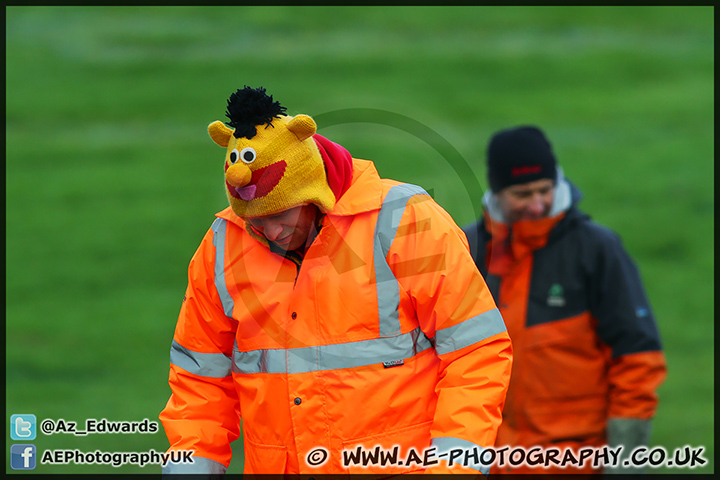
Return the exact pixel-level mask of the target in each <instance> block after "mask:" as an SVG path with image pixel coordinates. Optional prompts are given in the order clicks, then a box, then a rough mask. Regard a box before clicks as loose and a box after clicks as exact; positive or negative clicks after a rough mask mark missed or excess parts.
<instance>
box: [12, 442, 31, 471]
mask: <svg viewBox="0 0 720 480" xmlns="http://www.w3.org/2000/svg"><path fill="white" fill-rule="evenodd" d="M36 456H37V455H36V450H35V445H33V444H31V443H27V444H26V443H19V444H16V445H11V446H10V466H11V467H12V469H13V470H34V469H35V466H36V465H37V460H36Z"/></svg>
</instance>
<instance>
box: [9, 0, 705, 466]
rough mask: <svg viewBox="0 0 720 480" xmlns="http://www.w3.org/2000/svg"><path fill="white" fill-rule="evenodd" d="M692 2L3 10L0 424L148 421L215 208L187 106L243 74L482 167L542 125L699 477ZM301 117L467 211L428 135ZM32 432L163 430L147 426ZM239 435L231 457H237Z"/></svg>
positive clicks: (454, 210) (222, 95)
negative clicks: (631, 297)
mask: <svg viewBox="0 0 720 480" xmlns="http://www.w3.org/2000/svg"><path fill="white" fill-rule="evenodd" d="M713 16H714V10H713V7H362V8H361V7H280V6H273V7H19V6H17V7H7V8H6V42H7V44H6V201H7V204H6V387H7V390H6V392H7V393H6V430H7V434H6V441H7V444H9V443H10V434H9V418H10V415H11V414H14V413H32V414H35V415H36V416H37V418H38V421H40V420H42V419H45V418H54V419H58V418H63V419H66V420H71V421H77V422H79V423H80V426H82V425H84V421H85V419H86V418H107V419H108V420H114V421H119V420H128V421H130V420H133V421H140V420H142V419H144V418H149V419H151V420H157V415H158V413H159V412H160V410H162V408H163V407H164V405H165V402H166V401H167V398H168V396H169V394H170V390H169V387H168V386H167V375H168V360H169V347H170V342H171V339H172V334H173V330H174V326H175V321H176V318H177V314H178V311H179V306H180V302H181V300H182V296H183V293H184V289H185V285H186V278H187V277H186V269H187V264H188V262H189V260H190V257H191V256H192V254H193V252H194V251H195V249H196V248H197V246H198V244H199V242H200V239H201V237H202V235H203V234H204V233H205V231H206V230H207V228H209V226H210V224H211V222H212V220H213V215H214V213H215V212H216V211H219V210H221V209H222V208H224V207H225V206H226V199H225V197H224V193H223V189H222V167H221V163H222V155H223V152H222V150H221V149H219V147H217V146H216V145H215V144H214V143H212V141H211V140H210V138H209V137H208V135H207V130H206V127H207V125H208V124H209V123H210V122H212V121H214V120H225V117H224V111H225V110H224V109H225V102H226V99H227V97H228V96H229V95H230V93H232V92H233V91H235V89H237V88H242V86H243V85H245V84H247V85H250V86H253V87H255V86H264V87H266V88H267V89H268V92H269V93H271V94H272V95H273V96H274V97H275V99H277V100H279V101H280V102H281V103H282V104H283V105H285V106H286V107H287V108H288V113H289V114H293V115H294V114H297V113H308V114H311V115H316V116H321V115H323V114H326V113H328V112H336V111H338V110H343V109H353V108H369V109H377V110H384V111H387V112H392V113H395V114H400V115H404V116H406V117H409V118H410V119H413V121H415V122H419V123H420V124H423V125H425V126H427V127H428V128H430V129H432V130H434V131H435V132H436V133H437V134H439V135H440V136H441V137H442V138H444V139H445V140H446V141H447V142H449V144H450V145H452V147H453V148H454V149H456V150H457V152H459V154H460V155H461V157H462V159H463V161H464V162H465V163H466V165H469V167H470V169H471V170H472V172H473V173H474V175H475V178H473V179H472V182H475V183H477V184H478V185H480V186H481V187H482V188H484V187H485V186H486V185H487V183H486V181H485V177H484V175H485V170H484V166H483V160H484V152H485V146H486V142H487V139H488V137H489V136H490V135H491V134H492V133H493V132H494V131H495V130H498V129H500V128H504V127H507V126H511V125H516V124H520V123H525V124H527V123H534V124H537V125H540V126H541V127H542V128H544V129H545V130H546V132H547V134H548V136H549V138H550V139H551V141H552V142H553V144H554V148H555V151H556V154H557V156H558V158H559V159H560V162H561V164H562V165H563V167H564V170H565V173H566V175H568V176H569V177H570V178H571V179H573V180H574V181H575V182H576V183H577V184H578V185H579V186H580V188H581V189H582V190H583V191H584V192H585V195H586V197H585V200H584V201H583V202H582V204H581V206H582V207H583V208H584V209H585V210H586V211H587V212H589V213H590V214H591V215H592V216H593V217H594V218H595V219H596V220H597V221H599V222H601V223H604V224H606V225H608V226H610V227H612V228H613V229H615V230H616V231H617V232H618V233H620V234H621V236H622V237H623V239H624V243H625V245H626V247H627V249H628V250H629V251H630V253H631V254H632V255H633V256H634V258H635V260H636V261H637V263H638V265H639V267H640V269H641V273H642V276H643V278H644V280H645V282H646V287H647V291H648V295H649V297H650V300H651V302H652V305H653V308H654V310H655V313H656V316H657V319H658V322H659V327H660V330H661V333H662V336H663V341H664V346H665V350H666V356H667V360H668V364H669V376H668V379H667V382H666V383H665V384H664V385H663V386H662V387H661V389H660V392H659V393H660V404H659V408H658V412H657V415H656V419H655V422H654V430H653V435H652V443H653V445H659V446H663V447H664V448H665V449H666V450H667V451H668V452H672V450H673V449H674V448H679V447H682V446H685V445H691V446H695V447H697V446H704V447H705V448H706V450H705V452H704V453H703V456H704V457H705V458H706V459H707V460H708V463H707V464H706V465H705V466H704V467H702V468H696V469H693V470H682V472H685V473H713V472H714V461H713V458H714V438H713V431H714V350H713V337H714V327H713V318H714V311H713V308H714V307H713V304H714V302H713V291H714V256H713V251H714V248H713V247H714V187H713V174H714V170H713V149H714V142H713V132H714V116H713V100H714V93H713V88H714V74H713V67H714V57H713V55H714V46H713V42H714V40H713V39H714V24H713ZM320 118H322V117H320ZM378 120H382V119H381V118H380V117H378ZM319 128H320V130H319V133H321V134H323V135H325V136H327V137H329V138H331V139H333V140H335V141H337V142H339V143H341V144H343V145H344V146H345V147H347V148H348V149H349V150H350V151H351V152H352V153H353V154H354V156H356V157H360V158H367V159H372V160H374V161H375V162H376V165H377V167H378V170H379V171H380V173H381V174H382V175H383V176H386V177H390V178H395V179H398V180H402V181H407V182H411V183H416V184H419V185H422V186H423V187H425V188H426V189H427V190H429V191H432V193H433V196H434V197H435V198H436V200H438V202H439V203H440V204H441V205H443V206H444V207H445V208H446V209H447V210H448V211H449V212H450V213H451V214H452V215H453V217H454V218H455V220H456V221H457V223H458V224H460V225H464V224H467V223H469V222H471V221H472V220H474V218H475V217H476V216H477V214H478V213H479V212H478V211H477V209H476V208H475V206H476V205H478V203H477V199H478V198H479V197H480V196H481V194H482V191H469V190H468V188H467V187H466V186H467V185H468V180H469V179H468V178H463V174H462V173H461V172H459V171H458V170H457V169H456V168H454V166H453V165H452V164H451V163H450V162H449V161H448V159H447V158H446V156H444V155H443V154H442V153H439V152H438V151H436V150H435V149H433V148H432V146H431V145H429V144H428V142H427V140H426V139H424V138H420V137H419V136H417V135H413V134H412V133H407V132H405V131H402V130H401V129H399V128H394V127H392V126H388V125H386V124H383V123H382V121H378V122H372V121H370V122H367V121H366V122H355V121H353V122H350V121H348V122H345V123H341V124H336V125H332V126H327V127H325V128H323V125H322V124H321V125H319ZM472 182H470V183H472ZM482 188H481V189H480V190H482ZM35 443H36V445H37V447H38V450H39V451H43V450H47V449H60V448H62V449H73V448H78V449H81V450H86V451H94V450H95V449H100V450H102V451H144V450H148V449H155V450H157V451H163V450H164V449H165V448H167V446H168V443H167V439H166V437H165V435H164V432H163V431H162V428H161V429H160V431H159V432H158V433H155V434H142V435H141V434H133V435H95V436H90V437H73V436H71V435H54V436H43V435H40V436H39V438H38V439H37V440H36V441H35ZM234 447H235V451H236V458H235V460H234V462H233V464H231V467H230V470H229V472H230V473H237V472H241V471H242V452H241V450H242V449H241V446H240V445H239V443H238V442H236V444H235V445H234ZM8 451H9V449H8ZM8 451H6V472H13V471H12V470H10V466H9V453H8ZM157 471H159V467H156V466H148V467H145V468H143V469H140V468H138V467H133V466H125V467H120V468H115V467H112V466H99V465H96V466H87V465H67V466H57V465H39V466H38V468H37V469H36V472H37V473H95V472H107V473H114V472H117V473H134V472H139V473H153V472H157ZM657 471H659V472H662V473H669V472H676V473H677V472H680V471H681V470H676V469H669V468H661V469H659V470H657Z"/></svg>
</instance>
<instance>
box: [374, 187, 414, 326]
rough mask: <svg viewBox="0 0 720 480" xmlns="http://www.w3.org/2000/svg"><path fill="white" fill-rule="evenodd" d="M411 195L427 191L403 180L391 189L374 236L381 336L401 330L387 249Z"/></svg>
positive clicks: (397, 287) (397, 295)
mask: <svg viewBox="0 0 720 480" xmlns="http://www.w3.org/2000/svg"><path fill="white" fill-rule="evenodd" d="M414 195H428V193H427V192H426V191H425V190H423V189H422V188H421V187H418V186H417V185H411V184H408V183H404V184H401V185H396V186H394V187H392V188H391V189H390V191H389V192H388V193H387V195H386V196H385V199H384V200H383V204H382V207H381V208H380V213H379V214H378V218H377V223H376V224H375V236H374V238H373V261H374V266H375V279H376V281H377V284H376V287H377V299H378V314H379V319H380V325H379V329H380V337H389V336H392V335H397V334H399V333H400V317H399V309H400V284H399V283H398V281H397V279H396V278H395V275H394V274H393V272H392V270H390V266H389V265H388V263H387V259H386V258H385V257H386V256H387V253H388V251H389V250H390V246H391V245H392V243H393V240H395V234H396V233H397V229H398V226H399V225H400V220H401V219H402V216H403V213H405V207H406V206H407V202H408V200H409V199H410V198H411V197H412V196H414Z"/></svg>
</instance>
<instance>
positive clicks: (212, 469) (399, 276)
mask: <svg viewBox="0 0 720 480" xmlns="http://www.w3.org/2000/svg"><path fill="white" fill-rule="evenodd" d="M217 217H218V218H217V219H216V220H215V222H214V223H213V225H212V227H211V229H210V230H209V231H208V232H207V234H206V235H205V237H204V239H203V241H202V243H201V245H200V247H199V249H198V250H197V252H196V253H195V255H194V257H193V259H192V261H191V263H190V267H189V285H188V288H187V292H186V296H185V300H184V302H183V305H182V308H181V311H180V315H179V320H178V324H177V328H176V331H175V335H174V341H173V344H172V349H171V359H170V360H171V366H170V380H169V383H170V386H171V389H172V396H171V398H170V400H169V401H168V403H167V406H166V407H165V409H164V410H163V412H162V413H161V414H160V419H161V420H162V423H163V426H164V428H165V431H166V433H167V436H168V439H169V441H170V444H171V450H194V452H195V453H194V455H193V458H194V460H195V461H194V463H193V464H191V465H188V464H169V465H168V466H167V467H166V468H164V472H166V473H193V472H205V473H222V472H224V471H225V470H226V468H227V466H228V465H229V463H230V459H231V455H232V452H231V448H230V443H231V442H232V441H234V440H235V439H236V438H238V437H239V435H240V423H241V419H242V427H243V428H242V432H243V437H244V453H245V466H244V472H245V473H303V474H324V473H331V474H337V473H380V474H395V473H403V472H409V471H420V470H426V471H437V472H443V471H449V470H450V466H449V462H447V455H445V457H443V456H442V455H443V452H448V451H449V450H450V449H453V448H463V449H465V451H467V452H470V454H469V455H466V458H467V459H468V461H467V462H465V463H464V464H461V462H462V459H461V458H459V457H458V458H457V460H456V465H458V464H461V465H462V466H461V467H460V469H461V470H462V471H465V472H466V473H467V472H474V473H477V471H476V470H479V471H482V472H484V473H487V470H486V469H485V467H482V466H481V465H480V463H478V462H477V461H475V460H477V456H478V453H479V452H482V451H483V449H485V448H488V447H491V446H492V445H493V444H494V442H495V436H496V432H497V429H498V426H499V424H500V421H501V410H502V406H503V403H504V399H505V393H506V389H507V385H508V382H509V376H510V369H511V363H512V353H511V345H510V339H509V337H508V334H507V331H506V329H505V325H504V322H503V319H502V317H501V315H500V313H499V311H498V309H497V308H496V306H495V303H494V301H493V299H492V296H491V294H490V292H489V290H488V288H487V286H486V285H485V282H484V280H483V278H482V276H481V275H480V273H479V272H478V271H477V269H476V268H475V265H474V263H473V260H472V258H471V256H470V253H469V249H468V246H467V240H466V239H465V236H464V235H463V233H462V231H461V230H460V229H459V227H457V226H456V225H455V223H454V222H453V221H452V219H451V217H450V216H449V215H448V214H447V212H445V211H444V210H443V209H442V208H440V207H439V206H438V205H437V204H436V203H435V202H434V201H433V200H432V199H431V198H430V197H429V196H428V195H427V193H425V192H424V191H423V190H422V189H421V188H420V187H416V186H414V185H409V184H401V183H399V182H395V181H392V180H385V179H380V177H379V176H378V174H377V171H376V170H375V167H374V165H373V164H372V162H369V161H364V160H357V159H353V178H352V184H351V185H350V187H349V188H348V190H347V191H346V192H345V193H344V194H343V195H342V197H340V199H339V200H338V201H337V203H336V205H335V207H334V208H333V209H332V210H331V211H330V212H328V213H327V214H326V215H325V217H324V218H323V223H322V227H321V229H320V231H319V233H318V235H317V237H316V238H315V239H314V240H313V243H312V244H311V245H310V247H309V248H308V250H307V251H306V253H305V256H304V258H303V259H302V262H299V263H294V262H292V261H290V259H288V258H286V257H283V256H281V255H278V254H276V253H273V252H271V251H270V249H269V248H268V247H267V246H266V244H263V243H262V242H261V241H259V240H258V239H256V238H253V237H252V236H250V235H249V234H248V233H247V231H246V229H245V226H244V222H243V220H242V219H241V218H240V217H238V216H236V215H235V214H234V213H233V212H232V211H231V210H230V209H226V210H224V211H222V212H220V213H219V214H217ZM376 447H379V448H380V449H382V450H383V452H384V453H386V454H388V455H392V454H393V451H395V453H396V454H397V460H398V461H397V462H391V463H393V465H389V464H385V465H379V464H374V462H372V461H370V462H369V463H368V465H366V466H363V465H362V462H353V461H351V460H352V457H353V456H354V455H357V452H358V451H359V450H358V449H367V451H372V450H373V449H375V448H376ZM411 451H414V453H416V454H417V456H413V455H412V453H413V452H411ZM343 452H345V453H343ZM428 452H429V454H430V456H429V457H428V458H429V459H430V460H431V461H430V462H429V463H428V464H425V463H424V462H423V461H419V459H418V457H419V458H423V455H424V454H427V453H428ZM406 459H407V460H408V461H403V460H406ZM409 459H412V461H409ZM432 459H434V461H433V460H432ZM356 463H357V464H356ZM400 463H402V465H399V464H400ZM428 465H430V466H429V468H425V467H428ZM473 469H474V470H473Z"/></svg>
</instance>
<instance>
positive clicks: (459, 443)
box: [430, 437, 494, 475]
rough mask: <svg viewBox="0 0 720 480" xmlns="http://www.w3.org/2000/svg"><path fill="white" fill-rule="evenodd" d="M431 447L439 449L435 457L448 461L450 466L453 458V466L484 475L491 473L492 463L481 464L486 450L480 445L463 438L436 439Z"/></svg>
mask: <svg viewBox="0 0 720 480" xmlns="http://www.w3.org/2000/svg"><path fill="white" fill-rule="evenodd" d="M430 446H431V447H435V448H437V453H436V454H435V457H437V458H440V459H441V460H446V461H447V462H448V464H450V459H451V458H452V460H453V464H460V465H463V466H465V467H470V468H472V469H475V470H477V471H479V472H481V473H483V474H484V475H488V474H489V473H490V463H488V464H487V465H486V464H483V463H482V462H481V458H482V453H483V452H484V451H485V449H484V448H483V447H481V446H480V445H475V444H474V443H472V442H468V441H467V440H463V439H461V438H455V437H436V438H433V439H432V440H431V441H430ZM493 459H494V456H493ZM487 460H490V459H487ZM487 460H486V461H487ZM453 466H454V465H453Z"/></svg>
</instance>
